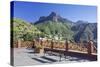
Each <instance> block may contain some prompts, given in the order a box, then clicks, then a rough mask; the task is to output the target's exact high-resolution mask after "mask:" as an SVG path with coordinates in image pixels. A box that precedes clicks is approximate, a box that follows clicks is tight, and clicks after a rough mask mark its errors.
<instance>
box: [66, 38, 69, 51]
mask: <svg viewBox="0 0 100 67" xmlns="http://www.w3.org/2000/svg"><path fill="white" fill-rule="evenodd" d="M68 45H69V41H67V40H66V42H65V50H66V52H67V51H68Z"/></svg>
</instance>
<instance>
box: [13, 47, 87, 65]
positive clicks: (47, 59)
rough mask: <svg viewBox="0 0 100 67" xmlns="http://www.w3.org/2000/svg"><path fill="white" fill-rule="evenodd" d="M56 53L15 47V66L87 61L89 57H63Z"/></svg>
mask: <svg viewBox="0 0 100 67" xmlns="http://www.w3.org/2000/svg"><path fill="white" fill-rule="evenodd" d="M59 59H60V57H59V56H54V55H51V56H50V55H48V54H46V55H43V54H34V53H33V49H26V48H14V66H29V65H41V64H52V63H72V62H86V61H89V60H87V59H82V58H77V57H71V56H67V58H66V59H65V58H64V57H62V58H61V61H60V62H59Z"/></svg>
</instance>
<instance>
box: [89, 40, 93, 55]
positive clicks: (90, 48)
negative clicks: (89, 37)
mask: <svg viewBox="0 0 100 67" xmlns="http://www.w3.org/2000/svg"><path fill="white" fill-rule="evenodd" d="M92 52H93V42H92V41H89V42H88V54H89V55H91V53H92Z"/></svg>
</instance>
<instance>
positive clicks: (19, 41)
mask: <svg viewBox="0 0 100 67" xmlns="http://www.w3.org/2000/svg"><path fill="white" fill-rule="evenodd" d="M21 44H22V43H21V40H20V39H19V40H18V43H17V45H18V48H21Z"/></svg>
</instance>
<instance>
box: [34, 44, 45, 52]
mask: <svg viewBox="0 0 100 67" xmlns="http://www.w3.org/2000/svg"><path fill="white" fill-rule="evenodd" d="M35 52H36V53H43V52H44V49H43V46H42V45H37V46H36V48H35Z"/></svg>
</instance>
